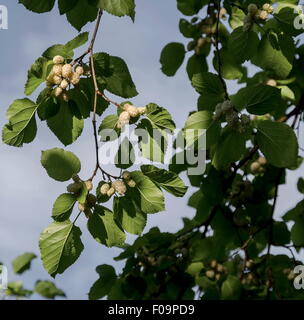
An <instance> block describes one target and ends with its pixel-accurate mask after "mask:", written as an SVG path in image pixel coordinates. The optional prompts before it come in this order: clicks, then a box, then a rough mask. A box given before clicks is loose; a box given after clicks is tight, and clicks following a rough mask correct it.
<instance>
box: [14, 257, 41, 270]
mask: <svg viewBox="0 0 304 320" xmlns="http://www.w3.org/2000/svg"><path fill="white" fill-rule="evenodd" d="M35 258H37V256H36V255H35V254H34V253H24V254H22V255H21V256H18V257H17V258H16V259H14V260H13V262H12V265H13V270H14V272H15V273H17V274H22V273H23V272H24V271H26V270H28V269H30V267H31V262H32V260H33V259H35Z"/></svg>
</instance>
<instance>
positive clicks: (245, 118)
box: [241, 114, 250, 126]
mask: <svg viewBox="0 0 304 320" xmlns="http://www.w3.org/2000/svg"><path fill="white" fill-rule="evenodd" d="M241 124H242V125H243V126H248V125H249V124H250V117H249V116H248V115H247V114H242V115H241Z"/></svg>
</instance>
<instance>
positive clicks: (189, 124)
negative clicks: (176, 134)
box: [184, 111, 221, 148]
mask: <svg viewBox="0 0 304 320" xmlns="http://www.w3.org/2000/svg"><path fill="white" fill-rule="evenodd" d="M220 134H221V125H220V123H219V122H218V121H214V120H213V117H212V113H211V112H209V111H198V112H194V113H192V114H191V115H190V116H189V118H188V119H187V121H186V123H185V128H184V136H185V139H186V145H187V146H191V145H193V144H194V143H195V142H196V141H197V140H198V139H199V138H200V137H201V136H202V135H206V144H207V148H208V147H210V146H212V145H213V144H215V143H217V141H218V140H219V137H220Z"/></svg>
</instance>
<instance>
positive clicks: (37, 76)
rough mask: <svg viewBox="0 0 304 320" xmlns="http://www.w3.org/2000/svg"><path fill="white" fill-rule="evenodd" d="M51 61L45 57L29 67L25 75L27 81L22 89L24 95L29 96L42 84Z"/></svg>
mask: <svg viewBox="0 0 304 320" xmlns="http://www.w3.org/2000/svg"><path fill="white" fill-rule="evenodd" d="M51 65H52V61H49V60H48V59H47V58H45V57H40V58H38V59H37V60H36V61H35V62H34V64H33V65H32V66H31V68H30V70H29V71H28V73H27V81H26V84H25V88H24V93H25V94H26V95H27V96H29V95H31V94H32V93H33V92H34V91H35V90H36V89H37V88H38V87H39V86H40V85H41V84H42V83H43V82H45V80H46V78H47V76H48V75H49V73H50V71H51Z"/></svg>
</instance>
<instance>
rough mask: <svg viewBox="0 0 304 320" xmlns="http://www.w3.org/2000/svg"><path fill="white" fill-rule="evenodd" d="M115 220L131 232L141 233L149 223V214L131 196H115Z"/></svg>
mask: <svg viewBox="0 0 304 320" xmlns="http://www.w3.org/2000/svg"><path fill="white" fill-rule="evenodd" d="M113 212H114V217H115V220H116V221H118V222H119V223H120V225H121V226H122V228H123V229H124V230H125V231H127V232H128V233H131V234H136V235H140V234H141V233H142V232H143V230H144V228H145V226H146V223H147V215H146V214H145V213H143V212H142V211H141V210H140V209H139V208H138V207H137V206H136V205H135V204H134V202H133V201H132V199H130V198H129V197H115V198H114V201H113Z"/></svg>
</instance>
